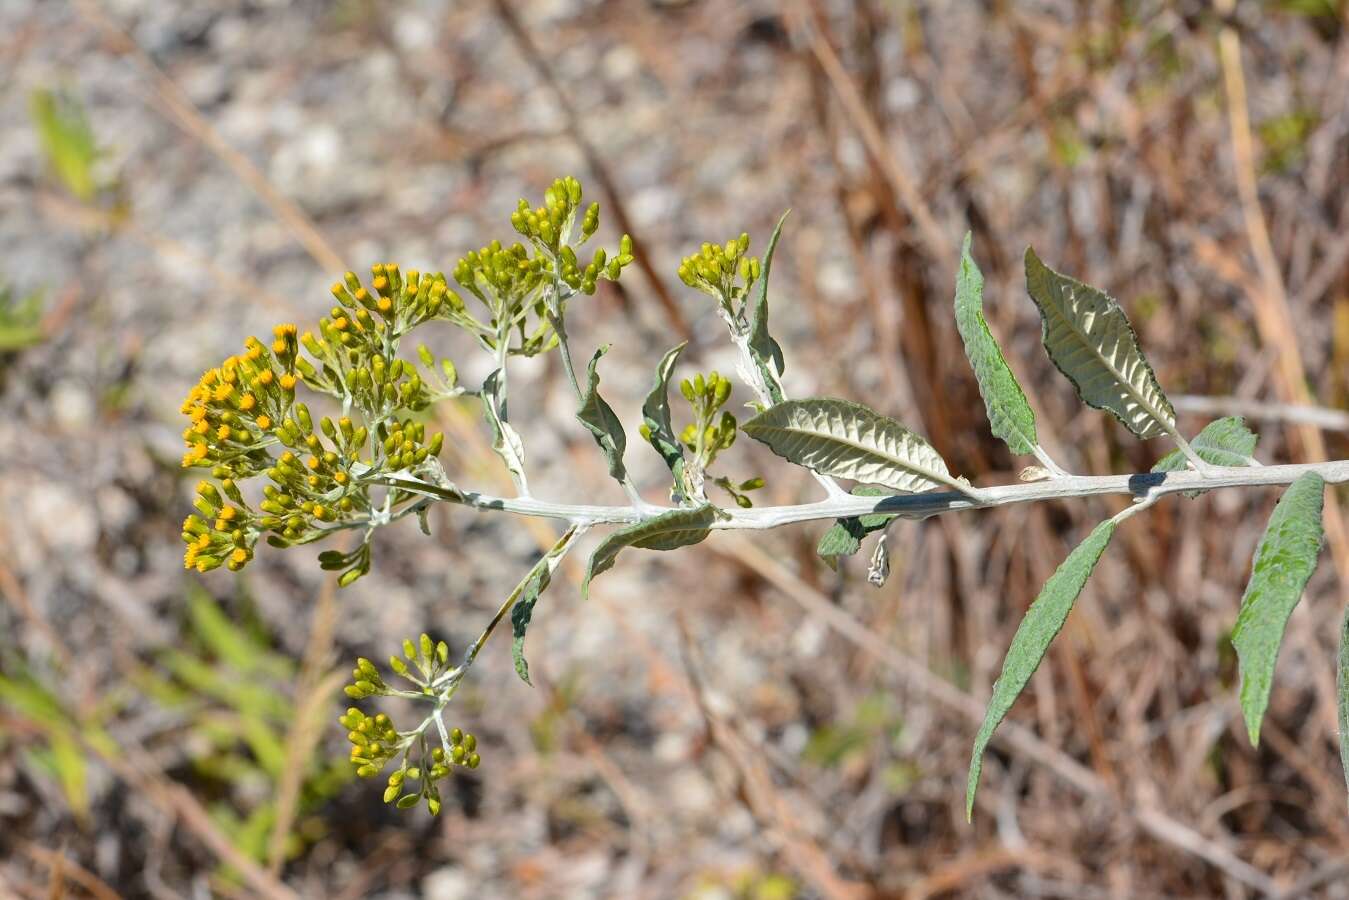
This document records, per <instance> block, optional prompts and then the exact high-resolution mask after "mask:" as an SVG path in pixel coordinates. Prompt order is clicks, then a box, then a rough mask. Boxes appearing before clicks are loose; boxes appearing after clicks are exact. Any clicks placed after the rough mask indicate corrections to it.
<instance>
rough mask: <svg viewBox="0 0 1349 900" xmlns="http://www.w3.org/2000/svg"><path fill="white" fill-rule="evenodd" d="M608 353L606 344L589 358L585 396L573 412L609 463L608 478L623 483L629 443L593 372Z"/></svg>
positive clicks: (597, 375) (596, 374)
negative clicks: (593, 438)
mask: <svg viewBox="0 0 1349 900" xmlns="http://www.w3.org/2000/svg"><path fill="white" fill-rule="evenodd" d="M608 352H609V345H608V344H606V345H604V346H603V347H601V348H599V349H598V350H596V351H595V355H594V356H592V357H590V365H589V366H588V367H587V369H586V386H585V392H584V393H583V394H582V395H581V406H580V408H579V409H577V410H576V418H578V419H580V420H581V424H582V425H584V426H585V427H586V429H587V430H588V431H589V432H590V433H591V434H593V435H594V436H595V443H597V444H599V445H600V449H601V450H603V451H604V456H605V458H606V459H607V460H608V461H609V474H610V475H612V476H613V477H614V478H616V479H617V480H619V481H623V480H624V479H625V478H627V476H628V471H627V469H625V468H624V467H623V451H624V450H626V449H627V448H628V439H627V437H626V436H625V435H624V434H623V423H622V422H620V421H619V420H618V416H617V415H616V414H615V413H614V408H613V407H612V406H610V405H609V404H608V403H606V402H605V400H604V398H603V397H601V396H600V376H599V373H598V372H597V371H595V367H596V366H597V365H598V364H599V361H600V357H601V356H603V355H604V354H606V353H608Z"/></svg>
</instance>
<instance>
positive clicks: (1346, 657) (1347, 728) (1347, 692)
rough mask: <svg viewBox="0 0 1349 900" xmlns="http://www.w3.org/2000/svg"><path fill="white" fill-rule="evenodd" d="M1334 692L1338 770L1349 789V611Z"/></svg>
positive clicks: (1345, 621)
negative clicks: (1337, 729)
mask: <svg viewBox="0 0 1349 900" xmlns="http://www.w3.org/2000/svg"><path fill="white" fill-rule="evenodd" d="M1335 692H1336V695H1337V697H1338V699H1339V703H1338V706H1339V712H1340V768H1342V769H1343V770H1344V782H1345V786H1346V787H1349V610H1346V611H1345V614H1344V621H1343V622H1342V623H1341V624H1340V657H1339V663H1338V665H1337V666H1336V668H1335Z"/></svg>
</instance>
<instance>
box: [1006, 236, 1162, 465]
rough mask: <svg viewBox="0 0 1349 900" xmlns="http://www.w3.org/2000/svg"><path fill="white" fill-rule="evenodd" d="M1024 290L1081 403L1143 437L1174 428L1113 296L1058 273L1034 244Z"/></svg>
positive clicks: (1029, 251) (1048, 347) (1046, 341)
mask: <svg viewBox="0 0 1349 900" xmlns="http://www.w3.org/2000/svg"><path fill="white" fill-rule="evenodd" d="M1026 290H1027V291H1029V292H1030V296H1031V299H1032V300H1034V301H1035V305H1036V306H1038V307H1039V308H1040V320H1041V325H1042V328H1041V337H1042V339H1043V341H1044V345H1045V350H1047V351H1048V352H1049V358H1050V359H1052V360H1053V361H1054V365H1056V366H1058V369H1059V371H1060V372H1062V373H1063V374H1064V375H1066V376H1068V380H1069V381H1071V382H1072V383H1073V386H1074V387H1075V388H1077V395H1078V396H1079V397H1081V398H1082V402H1084V403H1086V404H1087V405H1088V406H1093V407H1095V408H1096V409H1103V410H1106V411H1107V412H1109V413H1111V414H1112V415H1114V416H1115V418H1117V419H1119V420H1120V421H1121V422H1123V423H1124V426H1125V427H1126V428H1128V429H1129V430H1130V431H1132V432H1133V433H1134V434H1136V435H1137V436H1138V437H1140V438H1142V439H1144V440H1147V439H1148V438H1154V437H1160V436H1161V435H1164V434H1174V433H1175V430H1176V411H1175V410H1174V409H1172V408H1171V401H1169V400H1167V399H1166V395H1165V394H1164V393H1162V387H1161V385H1160V384H1158V383H1157V376H1156V375H1154V374H1153V371H1152V366H1150V365H1148V361H1147V359H1146V358H1145V357H1144V356H1143V351H1142V350H1140V349H1139V347H1138V336H1137V335H1136V334H1134V329H1133V326H1132V325H1130V324H1129V320H1128V319H1127V318H1126V317H1125V315H1124V310H1122V309H1120V307H1119V304H1118V303H1116V302H1115V299H1114V298H1113V297H1111V296H1110V295H1109V294H1106V293H1105V292H1103V291H1099V290H1097V289H1096V288H1094V287H1091V286H1090V285H1086V284H1083V283H1082V282H1080V281H1077V280H1076V279H1073V278H1069V277H1068V276H1066V275H1060V274H1059V273H1058V272H1055V271H1054V270H1053V269H1050V268H1049V267H1048V266H1046V265H1045V264H1044V263H1042V262H1041V261H1040V258H1039V257H1038V256H1036V255H1035V251H1034V250H1032V249H1030V248H1027V249H1026Z"/></svg>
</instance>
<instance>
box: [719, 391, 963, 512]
mask: <svg viewBox="0 0 1349 900" xmlns="http://www.w3.org/2000/svg"><path fill="white" fill-rule="evenodd" d="M742 427H743V429H744V431H745V433H746V434H748V435H749V436H750V437H752V438H754V439H755V440H757V441H762V442H763V443H765V444H767V445H768V447H769V449H770V450H772V451H773V452H774V453H776V454H777V455H778V456H781V457H783V458H784V459H788V460H790V461H792V462H794V463H796V464H797V465H799V466H806V467H807V468H810V469H814V470H815V471H816V472H819V473H820V474H822V475H832V476H834V477H836V478H851V479H853V480H854V481H864V482H868V483H871V484H880V485H884V486H886V487H888V488H893V489H894V490H897V491H907V492H910V493H916V492H918V491H926V490H931V489H932V488H937V487H948V488H952V489H953V490H957V491H961V492H965V493H968V492H969V490H970V487H969V485H968V484H962V483H961V482H959V481H957V480H956V479H955V478H953V477H952V476H951V473H950V472H949V471H948V470H947V468H946V463H945V462H944V461H943V460H942V458H941V457H940V456H938V455H937V451H936V450H934V449H932V445H931V444H929V443H928V442H927V441H926V440H924V439H923V438H922V437H921V436H919V435H917V434H915V433H914V432H912V431H910V430H909V429H907V428H905V427H904V426H903V425H901V424H899V423H898V422H896V421H895V420H894V419H889V418H886V417H885V416H883V415H881V414H880V413H878V412H875V411H873V410H870V409H867V408H866V407H865V406H862V405H861V404H860V403H852V402H850V401H848V400H835V399H830V398H812V399H809V400H788V401H786V402H785V403H779V404H778V405H777V406H773V407H770V408H768V409H766V410H764V411H763V412H761V413H759V414H758V415H757V416H755V417H754V418H752V419H750V420H749V421H748V422H746V423H745V424H744V426H742Z"/></svg>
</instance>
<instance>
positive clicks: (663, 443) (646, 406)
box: [642, 341, 688, 493]
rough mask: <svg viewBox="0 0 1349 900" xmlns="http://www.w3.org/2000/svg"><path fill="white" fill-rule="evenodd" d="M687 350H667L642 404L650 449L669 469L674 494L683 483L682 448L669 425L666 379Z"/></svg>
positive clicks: (668, 384)
mask: <svg viewBox="0 0 1349 900" xmlns="http://www.w3.org/2000/svg"><path fill="white" fill-rule="evenodd" d="M686 346H688V341H685V342H684V343H682V344H680V345H679V346H678V347H673V348H671V349H670V350H669V351H668V352H667V353H666V354H665V355H664V356H663V357H661V360H660V365H658V366H657V367H656V383H655V384H653V385H651V392H650V393H648V394H647V395H646V400H645V401H644V402H643V403H642V422H643V424H644V425H646V427H647V431H649V432H650V434H651V437H650V441H651V446H652V447H655V448H656V452H657V453H659V454H660V455H661V458H662V459H664V460H665V464H666V465H667V466H669V467H670V474H671V475H673V476H674V480H675V489H676V491H678V492H680V493H682V492H683V481H684V445H683V444H681V443H680V442H679V438H678V437H677V436H676V435H675V433H674V426H673V425H671V424H670V375H671V374H672V373H673V372H674V367H675V362H676V361H677V360H678V359H679V354H680V353H682V352H683V351H684V348H685V347H686Z"/></svg>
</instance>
